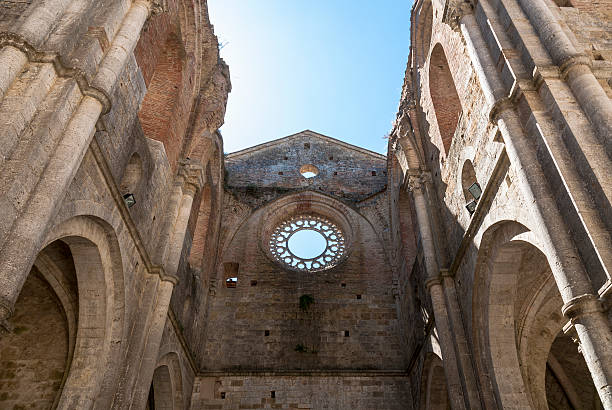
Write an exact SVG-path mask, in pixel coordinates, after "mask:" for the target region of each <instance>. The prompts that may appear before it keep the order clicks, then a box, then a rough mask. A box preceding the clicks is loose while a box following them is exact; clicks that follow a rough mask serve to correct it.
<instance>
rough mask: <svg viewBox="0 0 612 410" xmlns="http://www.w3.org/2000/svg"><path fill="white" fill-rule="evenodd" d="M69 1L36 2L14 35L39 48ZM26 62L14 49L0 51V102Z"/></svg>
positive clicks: (5, 48)
mask: <svg viewBox="0 0 612 410" xmlns="http://www.w3.org/2000/svg"><path fill="white" fill-rule="evenodd" d="M70 1H71V0H47V1H43V2H37V3H39V4H38V5H37V6H36V8H35V9H34V10H33V11H32V13H30V15H29V16H28V17H26V18H25V20H24V21H23V22H22V23H21V24H20V25H19V27H17V28H16V30H15V33H16V34H17V35H19V36H20V37H22V38H23V39H25V41H28V42H29V43H30V44H31V45H32V46H40V43H41V42H42V41H44V39H45V38H46V37H47V36H48V35H49V32H50V31H51V29H52V28H53V25H54V23H55V22H56V21H57V19H58V18H59V17H60V16H61V15H62V14H64V11H65V10H66V7H68V4H69V3H70ZM27 62H28V57H27V56H26V54H25V53H24V52H23V51H21V50H19V49H18V48H16V47H12V46H6V47H4V48H3V49H2V50H1V51H0V100H1V99H2V97H3V96H4V93H6V90H8V88H9V87H10V86H11V84H12V83H13V81H14V80H15V77H17V74H19V72H20V71H21V69H22V68H23V66H24V65H26V63H27Z"/></svg>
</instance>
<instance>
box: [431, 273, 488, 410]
mask: <svg viewBox="0 0 612 410" xmlns="http://www.w3.org/2000/svg"><path fill="white" fill-rule="evenodd" d="M440 277H441V279H442V287H443V288H444V294H445V295H446V306H447V308H448V313H449V317H450V323H451V331H452V332H453V335H454V336H455V337H454V340H455V344H456V348H457V356H458V357H457V359H458V360H457V362H458V364H459V369H460V370H461V374H462V375H463V379H462V380H463V383H464V385H465V391H466V395H467V400H468V402H469V408H470V409H480V408H481V403H480V397H479V395H478V384H477V383H476V373H475V371H474V366H473V363H472V355H471V353H470V347H469V346H468V343H467V338H466V336H465V329H464V327H463V317H462V315H461V308H460V306H459V301H458V299H457V289H456V287H455V279H454V278H453V277H452V276H451V275H450V274H449V272H448V270H446V269H441V270H440Z"/></svg>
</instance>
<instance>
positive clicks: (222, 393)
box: [221, 391, 225, 399]
mask: <svg viewBox="0 0 612 410" xmlns="http://www.w3.org/2000/svg"><path fill="white" fill-rule="evenodd" d="M221 398H222V399H225V392H224V391H222V392H221Z"/></svg>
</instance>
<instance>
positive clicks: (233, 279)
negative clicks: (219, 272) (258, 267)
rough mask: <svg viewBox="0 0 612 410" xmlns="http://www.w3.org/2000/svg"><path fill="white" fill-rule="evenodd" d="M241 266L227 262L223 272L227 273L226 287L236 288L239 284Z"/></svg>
mask: <svg viewBox="0 0 612 410" xmlns="http://www.w3.org/2000/svg"><path fill="white" fill-rule="evenodd" d="M239 269H240V264H239V263H237V262H225V263H224V264H223V272H224V273H225V287H227V288H235V287H236V285H237V284H238V270H239Z"/></svg>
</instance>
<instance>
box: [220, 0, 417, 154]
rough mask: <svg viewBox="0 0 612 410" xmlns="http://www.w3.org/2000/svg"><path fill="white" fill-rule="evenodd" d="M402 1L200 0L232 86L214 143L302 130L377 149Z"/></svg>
mask: <svg viewBox="0 0 612 410" xmlns="http://www.w3.org/2000/svg"><path fill="white" fill-rule="evenodd" d="M411 7H412V1H411V0H379V1H371V0H310V1H308V0H209V1H208V8H209V13H210V19H211V22H212V24H213V25H214V28H215V34H216V35H217V37H218V38H219V41H220V43H221V44H222V47H223V48H222V49H221V57H223V59H224V60H225V61H226V62H227V63H228V64H229V67H230V75H231V81H232V92H231V94H230V95H229V100H228V105H227V113H226V116H225V125H223V127H222V128H221V132H222V134H223V141H224V151H225V152H234V151H237V150H240V149H243V148H247V147H250V146H253V145H256V144H259V143H262V142H266V141H270V140H273V139H276V138H280V137H284V136H286V135H290V134H294V133H296V132H299V131H302V130H304V129H310V130H313V131H316V132H320V133H322V134H325V135H328V136H330V137H334V138H338V139H340V140H343V141H346V142H348V143H351V144H355V145H359V146H361V147H364V148H367V149H370V150H373V151H376V152H380V153H383V154H386V140H385V139H384V136H385V135H386V134H387V133H388V132H389V131H390V130H391V122H392V121H393V119H394V118H395V113H396V111H397V106H398V103H399V97H400V92H401V87H402V83H403V78H404V70H405V68H406V61H407V59H408V52H409V48H410V40H409V39H410V8H411Z"/></svg>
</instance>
